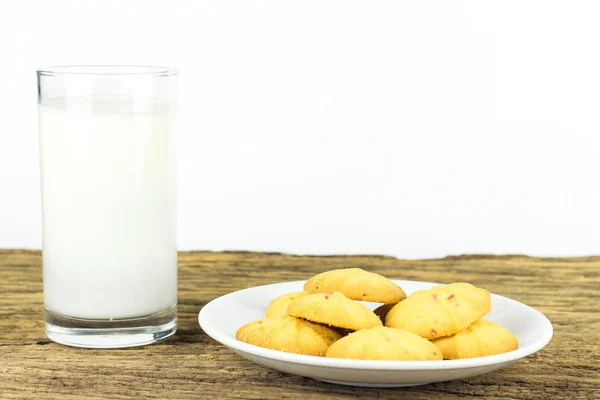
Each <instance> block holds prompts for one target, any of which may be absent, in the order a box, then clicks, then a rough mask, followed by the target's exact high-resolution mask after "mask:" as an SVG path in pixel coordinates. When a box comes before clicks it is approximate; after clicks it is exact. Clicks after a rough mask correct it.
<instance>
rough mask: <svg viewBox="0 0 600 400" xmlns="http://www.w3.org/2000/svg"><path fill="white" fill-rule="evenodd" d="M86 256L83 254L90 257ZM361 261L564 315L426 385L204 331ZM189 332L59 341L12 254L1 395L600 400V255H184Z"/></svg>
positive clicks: (29, 261) (2, 315) (21, 258)
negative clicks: (303, 359)
mask: <svg viewBox="0 0 600 400" xmlns="http://www.w3.org/2000/svg"><path fill="white" fill-rule="evenodd" d="M82 261H83V260H82ZM352 266H360V267H363V268H365V269H367V270H370V271H374V272H378V273H381V274H384V275H385V276H388V277H390V278H400V279H415V280H425V281H436V282H444V283H447V282H452V281H458V280H461V281H469V282H472V283H474V284H476V285H479V286H482V287H485V288H487V289H489V290H490V291H491V292H494V293H497V294H501V295H505V296H508V297H511V298H513V299H516V300H518V301H521V302H524V303H526V304H529V305H531V306H533V307H535V308H536V309H538V310H539V311H541V312H542V313H544V314H545V315H546V316H548V318H549V319H550V320H551V321H552V323H553V325H554V329H555V333H554V338H553V340H552V342H551V343H550V344H549V345H548V346H547V347H546V348H545V349H544V350H542V351H541V352H539V353H537V354H535V355H533V356H530V357H527V358H526V359H523V360H521V361H519V362H517V363H515V364H513V365H511V366H509V367H506V368H504V369H501V370H499V371H497V372H493V373H490V374H487V375H483V376H479V377H475V378H470V379H466V380H462V381H455V382H446V383H438V384H432V385H426V386H422V387H416V388H405V389H402V388H399V389H363V388H351V387H344V386H336V385H330V384H326V383H321V382H318V381H314V380H312V379H307V378H301V377H298V376H292V375H285V374H281V373H278V372H275V371H272V370H268V369H265V368H262V367H259V366H257V365H254V364H252V363H251V362H249V361H246V360H244V359H242V358H240V357H239V356H237V355H235V354H234V353H232V352H231V351H229V350H228V349H227V348H225V347H223V346H221V345H220V344H218V343H216V342H214V341H213V340H212V339H210V338H209V337H208V336H207V335H206V334H204V333H203V332H202V331H201V329H200V328H199V326H198V324H197V315H198V311H199V310H200V309H201V308H202V306H203V305H205V304H206V303H207V302H208V301H210V300H212V299H214V298H215V297H217V296H220V295H223V294H225V293H228V292H231V291H234V290H238V289H242V288H247V287H251V286H255V285H261V284H267V283H274V282H280V281H288V280H299V279H306V278H307V277H309V276H311V275H313V274H315V273H317V272H321V271H324V270H327V269H332V268H340V267H352ZM179 324H180V325H179V330H178V331H177V334H176V336H175V337H173V338H171V339H170V340H167V341H165V342H163V343H160V344H157V345H153V346H147V347H141V348H132V349H126V350H87V349H76V348H69V347H65V346H61V345H58V344H55V343H51V342H50V341H49V340H48V339H47V338H46V337H45V335H44V331H43V321H42V270H41V254H40V252H37V251H23V250H0V399H16V398H18V399H37V398H39V399H42V398H43V399H80V398H87V399H125V398H168V399H188V398H197V399H229V398H231V399H278V400H279V399H291V398H302V399H313V398H314V399H342V398H348V397H351V398H352V397H355V398H361V399H374V398H379V399H386V398H398V399H399V398H406V399H432V400H433V399H435V400H437V399H440V398H444V399H465V398H471V397H475V398H485V399H600V257H586V258H563V259H538V258H529V257H523V256H499V257H497V256H460V257H447V258H444V259H440V260H423V261H403V260H397V259H394V258H391V257H381V256H339V257H338V256H335V257H333V256H332V257H299V256H292V255H285V254H265V253H246V252H226V253H211V252H186V253H181V254H180V257H179Z"/></svg>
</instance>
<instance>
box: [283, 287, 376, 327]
mask: <svg viewBox="0 0 600 400" xmlns="http://www.w3.org/2000/svg"><path fill="white" fill-rule="evenodd" d="M287 312H288V314H289V315H292V316H294V317H298V318H304V319H307V320H309V321H313V322H319V323H322V324H327V325H331V326H336V327H338V328H345V329H352V330H355V331H357V330H359V329H367V328H373V327H375V326H382V323H381V321H380V320H379V318H377V315H375V314H374V313H373V311H371V310H369V309H368V308H367V307H366V306H365V305H364V304H361V303H359V302H357V301H352V300H350V299H349V298H347V297H346V296H344V295H343V294H341V293H339V292H334V293H316V294H309V295H306V296H302V297H299V298H297V299H295V300H292V302H291V303H290V305H289V306H288V309H287Z"/></svg>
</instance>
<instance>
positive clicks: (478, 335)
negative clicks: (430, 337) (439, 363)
mask: <svg viewBox="0 0 600 400" xmlns="http://www.w3.org/2000/svg"><path fill="white" fill-rule="evenodd" d="M433 343H434V344H435V345H436V346H438V347H439V348H440V350H441V351H442V353H443V354H444V358H445V359H448V360H455V359H458V358H475V357H485V356H491V355H494V354H500V353H506V352H508V351H512V350H516V349H517V348H518V347H519V342H518V341H517V338H516V337H515V335H513V334H512V333H511V332H510V331H509V330H508V329H506V328H505V327H503V326H501V325H498V324H495V323H493V322H490V321H484V320H479V321H477V322H475V323H474V324H473V325H471V326H469V327H468V328H467V329H465V330H462V331H460V332H458V333H455V334H454V335H452V336H448V337H443V338H439V339H435V340H434V341H433Z"/></svg>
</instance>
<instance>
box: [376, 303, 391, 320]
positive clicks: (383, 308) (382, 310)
mask: <svg viewBox="0 0 600 400" xmlns="http://www.w3.org/2000/svg"><path fill="white" fill-rule="evenodd" d="M395 305H396V304H382V305H380V306H379V307H377V308H376V309H374V310H373V312H374V313H375V315H377V316H378V317H379V319H380V320H381V322H382V323H383V324H385V316H386V315H387V313H389V312H390V310H391V309H392V308H393V307H394V306H395Z"/></svg>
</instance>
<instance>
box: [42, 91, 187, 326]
mask: <svg viewBox="0 0 600 400" xmlns="http://www.w3.org/2000/svg"><path fill="white" fill-rule="evenodd" d="M172 109H173V107H172V106H171V105H169V104H168V103H166V102H159V101H156V100H152V99H134V98H128V97H79V98H58V99H51V100H49V101H46V102H45V103H44V104H43V105H40V106H39V125H40V154H41V171H42V203H43V264H44V305H45V307H46V308H47V309H49V310H50V311H52V312H54V313H57V314H61V315H64V316H69V317H77V318H86V319H120V318H133V317H142V316H147V315H151V314H154V313H157V312H160V311H163V310H165V309H167V308H169V307H171V306H173V305H174V304H176V302H177V251H176V243H175V241H176V199H175V193H176V192H175V137H174V136H175V129H174V126H173V124H174V118H173V115H172V113H173V111H172Z"/></svg>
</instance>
